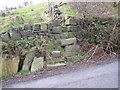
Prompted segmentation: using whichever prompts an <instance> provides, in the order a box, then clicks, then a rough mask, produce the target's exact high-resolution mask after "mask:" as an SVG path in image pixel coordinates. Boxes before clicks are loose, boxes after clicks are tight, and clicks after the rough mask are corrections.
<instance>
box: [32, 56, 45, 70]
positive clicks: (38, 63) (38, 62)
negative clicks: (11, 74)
mask: <svg viewBox="0 0 120 90" xmlns="http://www.w3.org/2000/svg"><path fill="white" fill-rule="evenodd" d="M43 61H44V58H43V57H40V58H36V57H35V58H34V60H33V63H32V66H31V72H35V71H38V70H40V69H43V65H44V64H43Z"/></svg>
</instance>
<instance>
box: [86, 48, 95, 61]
mask: <svg viewBox="0 0 120 90" xmlns="http://www.w3.org/2000/svg"><path fill="white" fill-rule="evenodd" d="M93 49H94V46H93V47H92V48H91V49H90V50H89V51H88V52H87V53H86V55H85V56H86V57H85V58H84V60H86V58H87V55H88V54H89V53H90V52H91V51H92V50H93Z"/></svg>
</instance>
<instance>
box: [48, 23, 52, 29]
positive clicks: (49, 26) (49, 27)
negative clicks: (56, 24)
mask: <svg viewBox="0 0 120 90" xmlns="http://www.w3.org/2000/svg"><path fill="white" fill-rule="evenodd" d="M52 29H53V27H52V24H51V23H49V24H48V30H50V31H51V30H52Z"/></svg>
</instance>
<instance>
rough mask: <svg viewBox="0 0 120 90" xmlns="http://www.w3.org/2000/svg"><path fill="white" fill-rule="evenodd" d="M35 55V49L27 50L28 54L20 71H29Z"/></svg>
mask: <svg viewBox="0 0 120 90" xmlns="http://www.w3.org/2000/svg"><path fill="white" fill-rule="evenodd" d="M35 53H36V47H33V48H31V49H30V50H29V52H28V53H27V54H26V56H25V60H24V63H23V68H22V70H27V71H30V69H31V65H32V62H33V60H34V57H35Z"/></svg>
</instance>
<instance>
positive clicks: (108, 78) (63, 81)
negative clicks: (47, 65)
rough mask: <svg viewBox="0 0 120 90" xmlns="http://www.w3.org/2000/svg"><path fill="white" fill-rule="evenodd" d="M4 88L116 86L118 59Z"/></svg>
mask: <svg viewBox="0 0 120 90" xmlns="http://www.w3.org/2000/svg"><path fill="white" fill-rule="evenodd" d="M5 87H6V88H118V61H114V62H112V63H108V64H104V65H96V66H92V67H89V68H84V69H79V70H75V71H74V72H70V73H67V74H61V75H56V76H52V77H47V78H43V79H38V80H34V81H29V82H21V83H16V84H13V85H7V86H5Z"/></svg>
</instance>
